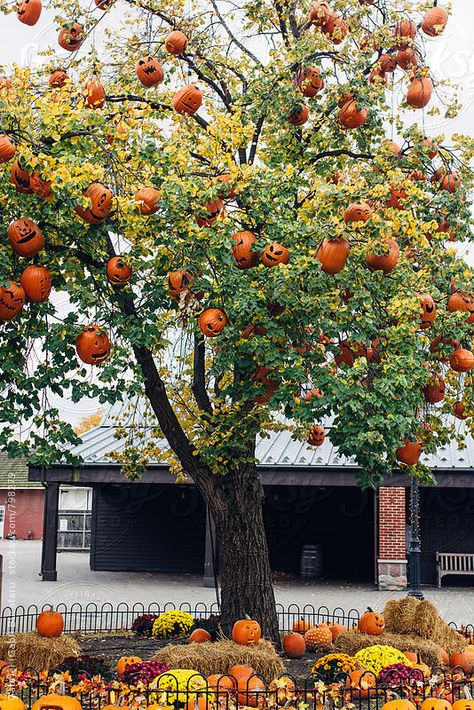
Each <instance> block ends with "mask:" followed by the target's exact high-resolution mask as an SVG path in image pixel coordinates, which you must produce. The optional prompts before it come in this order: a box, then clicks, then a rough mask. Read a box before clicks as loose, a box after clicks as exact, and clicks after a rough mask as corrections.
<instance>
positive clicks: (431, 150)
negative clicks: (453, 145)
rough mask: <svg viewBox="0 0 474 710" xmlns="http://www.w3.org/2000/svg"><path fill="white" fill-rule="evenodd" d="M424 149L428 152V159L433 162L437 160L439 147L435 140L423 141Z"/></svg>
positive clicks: (426, 139)
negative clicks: (434, 159)
mask: <svg viewBox="0 0 474 710" xmlns="http://www.w3.org/2000/svg"><path fill="white" fill-rule="evenodd" d="M423 147H424V148H425V150H426V151H427V152H428V158H431V160H432V159H433V158H436V156H437V155H438V146H437V145H436V143H435V142H434V141H433V140H431V138H425V140H424V141H423Z"/></svg>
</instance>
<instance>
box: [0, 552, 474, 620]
mask: <svg viewBox="0 0 474 710" xmlns="http://www.w3.org/2000/svg"><path fill="white" fill-rule="evenodd" d="M0 554H1V555H3V582H2V600H1V607H2V609H4V608H5V607H18V606H24V607H28V606H29V605H30V604H36V605H37V606H40V607H41V606H43V605H45V604H52V605H53V606H55V605H57V604H59V603H63V604H66V605H67V606H68V607H70V606H71V605H73V604H75V603H77V604H81V605H82V606H85V605H86V604H88V603H93V604H97V606H99V607H100V606H101V605H102V604H110V605H111V606H112V607H114V608H115V607H117V605H118V604H120V602H127V603H128V604H129V605H132V604H134V603H135V602H141V603H143V604H145V605H148V604H150V603H153V602H158V603H159V604H160V605H163V604H165V603H166V602H174V603H175V604H181V603H183V602H190V604H191V605H192V606H194V605H195V604H196V603H198V602H204V603H206V604H210V603H212V602H215V600H216V596H215V592H214V590H213V589H209V588H205V587H203V586H202V577H201V576H199V577H198V576H194V575H184V574H179V575H170V574H159V573H147V572H141V573H140V572H94V571H92V570H91V569H90V568H89V555H88V553H80V552H61V553H59V554H58V564H57V570H58V581H57V582H43V581H42V579H41V577H40V576H39V569H40V563H41V541H38V540H14V541H13V540H0ZM274 589H275V597H276V601H277V602H278V603H280V604H282V605H283V606H284V607H285V608H286V607H290V606H291V605H292V604H294V605H298V606H299V607H302V606H304V605H305V604H308V605H312V606H314V607H316V608H318V607H321V606H323V607H327V608H328V609H329V610H330V611H332V610H333V609H336V608H337V607H339V608H340V609H343V610H345V611H346V612H347V611H349V610H350V609H356V610H358V611H364V610H365V609H366V608H367V606H370V607H372V608H373V609H383V607H384V605H385V602H386V601H387V600H388V599H391V598H394V597H401V596H404V593H403V592H400V593H395V592H379V591H378V590H377V589H376V588H375V587H373V586H371V585H352V584H341V583H330V582H326V581H305V580H296V579H294V578H291V579H281V580H280V579H278V580H277V581H276V582H275V584H274ZM423 592H424V594H425V597H426V598H427V599H430V600H431V601H432V602H434V603H435V604H436V606H437V607H438V609H439V611H440V613H441V614H442V615H443V617H444V618H445V619H446V620H447V621H454V622H456V623H457V624H468V623H474V588H473V587H453V588H449V587H447V588H443V589H441V590H439V589H437V588H436V587H424V588H423ZM295 611H296V609H295Z"/></svg>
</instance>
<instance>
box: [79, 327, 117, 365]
mask: <svg viewBox="0 0 474 710" xmlns="http://www.w3.org/2000/svg"><path fill="white" fill-rule="evenodd" d="M76 352H77V354H78V356H79V358H80V359H81V360H82V362H85V363H86V364H87V365H99V364H100V363H101V362H104V360H106V359H107V358H108V357H109V355H110V340H109V337H108V335H107V333H106V332H105V331H104V330H102V328H100V327H99V326H98V325H88V326H86V327H85V328H84V330H83V331H82V333H80V334H79V335H78V336H77V338H76Z"/></svg>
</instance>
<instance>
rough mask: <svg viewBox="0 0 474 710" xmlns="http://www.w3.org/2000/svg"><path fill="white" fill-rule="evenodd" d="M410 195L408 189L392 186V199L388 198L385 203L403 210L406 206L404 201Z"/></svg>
mask: <svg viewBox="0 0 474 710" xmlns="http://www.w3.org/2000/svg"><path fill="white" fill-rule="evenodd" d="M407 197H408V193H407V191H406V190H405V189H404V188H403V187H400V188H397V187H393V186H392V185H391V186H390V199H388V200H386V202H385V204H386V206H387V207H393V209H395V210H402V209H403V208H404V206H403V202H404V201H405V200H406V198H407Z"/></svg>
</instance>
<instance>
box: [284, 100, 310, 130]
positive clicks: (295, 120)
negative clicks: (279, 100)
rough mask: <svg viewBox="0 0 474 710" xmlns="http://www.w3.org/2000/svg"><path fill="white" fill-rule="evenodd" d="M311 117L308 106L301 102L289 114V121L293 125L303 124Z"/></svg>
mask: <svg viewBox="0 0 474 710" xmlns="http://www.w3.org/2000/svg"><path fill="white" fill-rule="evenodd" d="M308 118H309V111H308V107H307V106H305V104H303V103H301V104H299V105H298V106H297V107H296V108H294V109H293V111H292V112H291V113H290V115H289V116H288V123H290V124H291V125H292V126H302V125H303V124H304V123H306V121H307V120H308Z"/></svg>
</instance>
